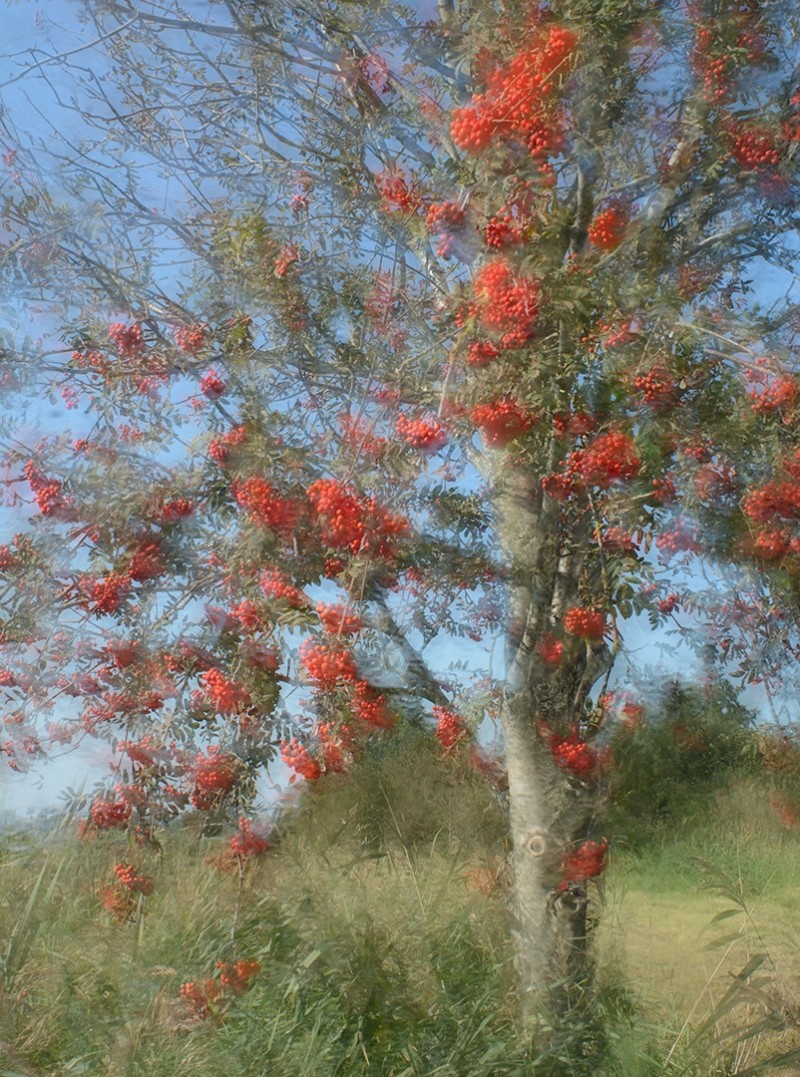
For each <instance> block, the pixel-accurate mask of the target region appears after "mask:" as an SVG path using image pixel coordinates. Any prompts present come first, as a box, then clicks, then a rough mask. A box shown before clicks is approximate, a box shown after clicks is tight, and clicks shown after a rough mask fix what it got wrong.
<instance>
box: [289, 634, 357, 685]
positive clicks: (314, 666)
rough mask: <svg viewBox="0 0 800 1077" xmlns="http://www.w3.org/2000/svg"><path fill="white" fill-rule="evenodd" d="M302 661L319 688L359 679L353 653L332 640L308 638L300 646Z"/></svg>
mask: <svg viewBox="0 0 800 1077" xmlns="http://www.w3.org/2000/svg"><path fill="white" fill-rule="evenodd" d="M300 661H301V662H302V664H303V667H304V669H305V671H306V673H307V674H308V676H309V678H310V679H311V680H312V681H313V682H314V684H315V686H316V687H317V688H335V687H336V686H337V685H340V684H346V683H348V682H351V681H355V680H357V679H358V669H357V668H356V663H355V659H354V658H353V655H352V653H351V652H350V651H349V650H347V649H346V648H345V647H341V646H339V645H337V644H335V643H333V642H332V641H327V642H323V641H322V640H316V639H307V640H306V641H305V642H304V643H302V644H301V646H300Z"/></svg>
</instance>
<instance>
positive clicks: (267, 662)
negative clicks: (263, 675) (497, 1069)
mask: <svg viewBox="0 0 800 1077" xmlns="http://www.w3.org/2000/svg"><path fill="white" fill-rule="evenodd" d="M239 653H240V654H241V656H242V658H243V659H244V660H245V662H246V663H247V664H248V666H252V667H253V668H254V669H261V670H264V671H266V672H267V673H274V672H275V671H276V670H277V668H278V666H279V665H280V662H281V659H280V655H279V653H278V652H277V651H276V650H275V648H274V647H265V646H264V644H263V643H256V642H254V641H253V640H247V639H246V640H242V642H241V644H240V645H239Z"/></svg>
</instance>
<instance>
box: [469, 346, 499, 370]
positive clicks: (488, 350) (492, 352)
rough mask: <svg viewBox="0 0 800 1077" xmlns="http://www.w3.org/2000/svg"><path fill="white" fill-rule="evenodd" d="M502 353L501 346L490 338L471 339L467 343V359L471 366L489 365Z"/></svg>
mask: <svg viewBox="0 0 800 1077" xmlns="http://www.w3.org/2000/svg"><path fill="white" fill-rule="evenodd" d="M499 355H500V348H498V346H497V345H496V344H493V343H492V342H491V341H490V340H471V341H470V342H469V344H468V345H467V354H466V360H467V363H468V364H469V365H470V366H475V367H482V366H488V365H489V363H491V362H493V361H494V360H495V359H496V358H497V357H498V356H499Z"/></svg>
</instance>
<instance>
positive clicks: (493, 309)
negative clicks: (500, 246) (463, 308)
mask: <svg viewBox="0 0 800 1077" xmlns="http://www.w3.org/2000/svg"><path fill="white" fill-rule="evenodd" d="M473 290H474V293H475V296H476V297H477V300H478V313H479V315H480V319H481V324H482V325H483V327H484V328H485V329H487V330H489V332H494V333H499V334H502V336H501V344H502V346H503V348H518V347H522V346H523V345H524V344H526V343H527V341H529V340H530V339H531V337H532V336H533V333H534V329H535V326H536V321H537V317H538V314H539V300H540V296H541V288H540V285H539V282H538V281H536V280H533V279H532V278H530V277H522V276H516V275H515V274H514V272H513V270H512V268H511V265H510V264H509V263H508V262H507V261H506V259H505V258H494V259H492V260H491V261H489V262H486V264H485V265H483V266H482V267H481V269H480V270H479V271H478V273H477V274H476V275H475V280H474V282H473Z"/></svg>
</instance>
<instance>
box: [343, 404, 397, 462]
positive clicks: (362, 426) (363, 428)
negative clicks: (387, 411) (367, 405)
mask: <svg viewBox="0 0 800 1077" xmlns="http://www.w3.org/2000/svg"><path fill="white" fill-rule="evenodd" d="M339 426H340V427H341V430H342V443H343V444H344V445H345V446H346V448H347V449H349V450H350V452H351V453H353V454H354V456H356V457H362V456H363V457H366V458H367V459H368V460H379V459H380V457H381V456H382V455H383V453H384V452H385V451H386V449H387V448H388V446H389V441H388V439H387V438H383V437H379V436H378V435H377V434H375V432H374V423H369V422H366V421H364V420H359V419H354V418H353V417H352V416H351V415H348V414H346V413H345V414H343V415H340V416H339Z"/></svg>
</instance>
